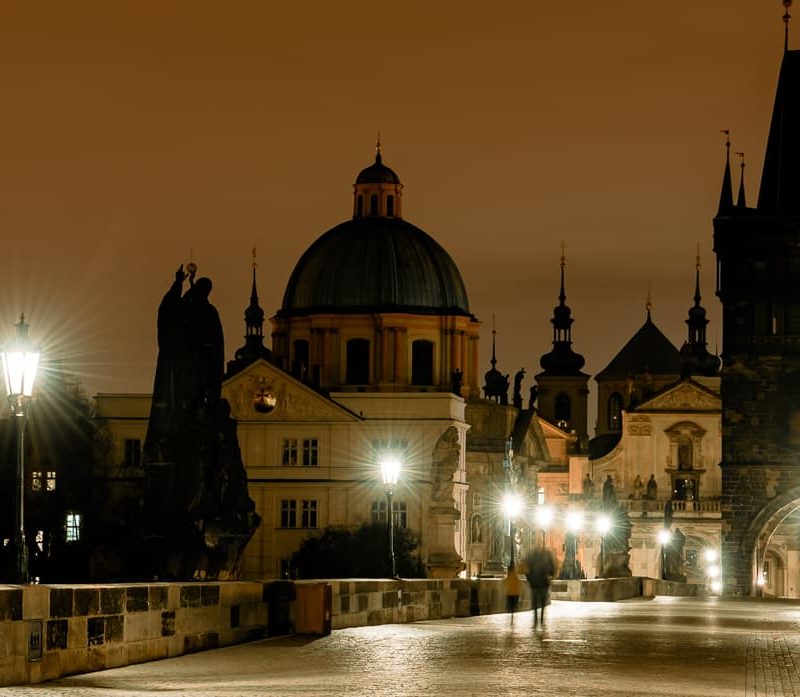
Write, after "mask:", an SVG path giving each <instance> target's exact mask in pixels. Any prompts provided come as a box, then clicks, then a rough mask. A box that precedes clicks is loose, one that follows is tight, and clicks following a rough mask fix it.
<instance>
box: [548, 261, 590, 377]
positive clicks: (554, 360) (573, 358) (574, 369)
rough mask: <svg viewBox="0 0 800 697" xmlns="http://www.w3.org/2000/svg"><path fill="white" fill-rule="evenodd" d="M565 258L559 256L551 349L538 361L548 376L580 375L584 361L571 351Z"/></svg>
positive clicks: (570, 316) (570, 323) (570, 320)
mask: <svg viewBox="0 0 800 697" xmlns="http://www.w3.org/2000/svg"><path fill="white" fill-rule="evenodd" d="M565 266H566V258H565V256H564V254H563V252H562V255H561V289H560V291H559V294H558V305H556V307H554V308H553V318H552V319H551V320H550V323H551V324H552V325H553V349H552V351H550V352H549V353H545V354H544V355H543V356H542V357H541V359H539V365H540V366H542V369H543V370H544V372H545V373H546V374H548V375H582V374H583V373H581V368H583V365H584V363H585V362H586V360H585V359H584V357H583V356H581V355H580V354H579V353H575V351H573V350H572V323H573V322H574V321H575V320H573V319H572V310H570V308H569V306H568V305H567V293H566V291H565V290H564V267H565Z"/></svg>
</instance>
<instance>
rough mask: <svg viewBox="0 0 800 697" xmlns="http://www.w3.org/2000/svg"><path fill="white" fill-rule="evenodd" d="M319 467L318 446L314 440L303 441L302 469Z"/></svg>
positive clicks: (305, 439)
mask: <svg viewBox="0 0 800 697" xmlns="http://www.w3.org/2000/svg"><path fill="white" fill-rule="evenodd" d="M318 466H319V445H318V442H317V439H316V438H304V439H303V467H318Z"/></svg>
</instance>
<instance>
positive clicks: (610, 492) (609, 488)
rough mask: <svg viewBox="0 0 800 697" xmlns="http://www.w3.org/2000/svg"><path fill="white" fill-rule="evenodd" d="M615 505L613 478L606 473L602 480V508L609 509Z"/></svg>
mask: <svg viewBox="0 0 800 697" xmlns="http://www.w3.org/2000/svg"><path fill="white" fill-rule="evenodd" d="M616 505H617V495H616V494H615V493H614V478H613V477H612V476H611V475H610V474H608V475H606V480H605V481H604V482H603V508H604V509H605V510H610V509H611V508H613V507H615V506H616Z"/></svg>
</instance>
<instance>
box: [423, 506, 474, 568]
mask: <svg viewBox="0 0 800 697" xmlns="http://www.w3.org/2000/svg"><path fill="white" fill-rule="evenodd" d="M459 517H460V515H459V512H458V511H457V510H456V509H455V507H454V506H452V505H450V506H448V505H446V504H444V505H438V506H432V507H431V508H430V509H429V511H428V561H427V564H426V571H427V573H428V577H429V578H455V577H456V576H458V574H459V572H460V571H463V570H464V568H465V565H464V562H463V561H462V560H461V557H460V556H459V555H458V554H457V553H456V546H455V534H456V521H457V520H458V519H459Z"/></svg>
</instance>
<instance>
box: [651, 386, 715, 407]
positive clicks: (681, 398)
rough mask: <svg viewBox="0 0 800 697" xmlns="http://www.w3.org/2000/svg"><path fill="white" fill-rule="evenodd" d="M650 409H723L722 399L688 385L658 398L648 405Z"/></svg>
mask: <svg viewBox="0 0 800 697" xmlns="http://www.w3.org/2000/svg"><path fill="white" fill-rule="evenodd" d="M647 408H648V409H659V410H663V411H670V410H675V411H679V410H680V411H689V410H704V411H705V410H715V409H720V408H721V402H720V399H719V398H717V397H714V396H712V395H709V394H706V393H705V392H701V391H700V390H698V389H696V388H693V387H691V386H688V385H683V386H681V387H679V388H677V389H675V390H674V391H672V392H668V393H667V394H664V395H661V396H659V397H656V398H655V399H653V400H652V401H651V402H649V403H648V404H647Z"/></svg>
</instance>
